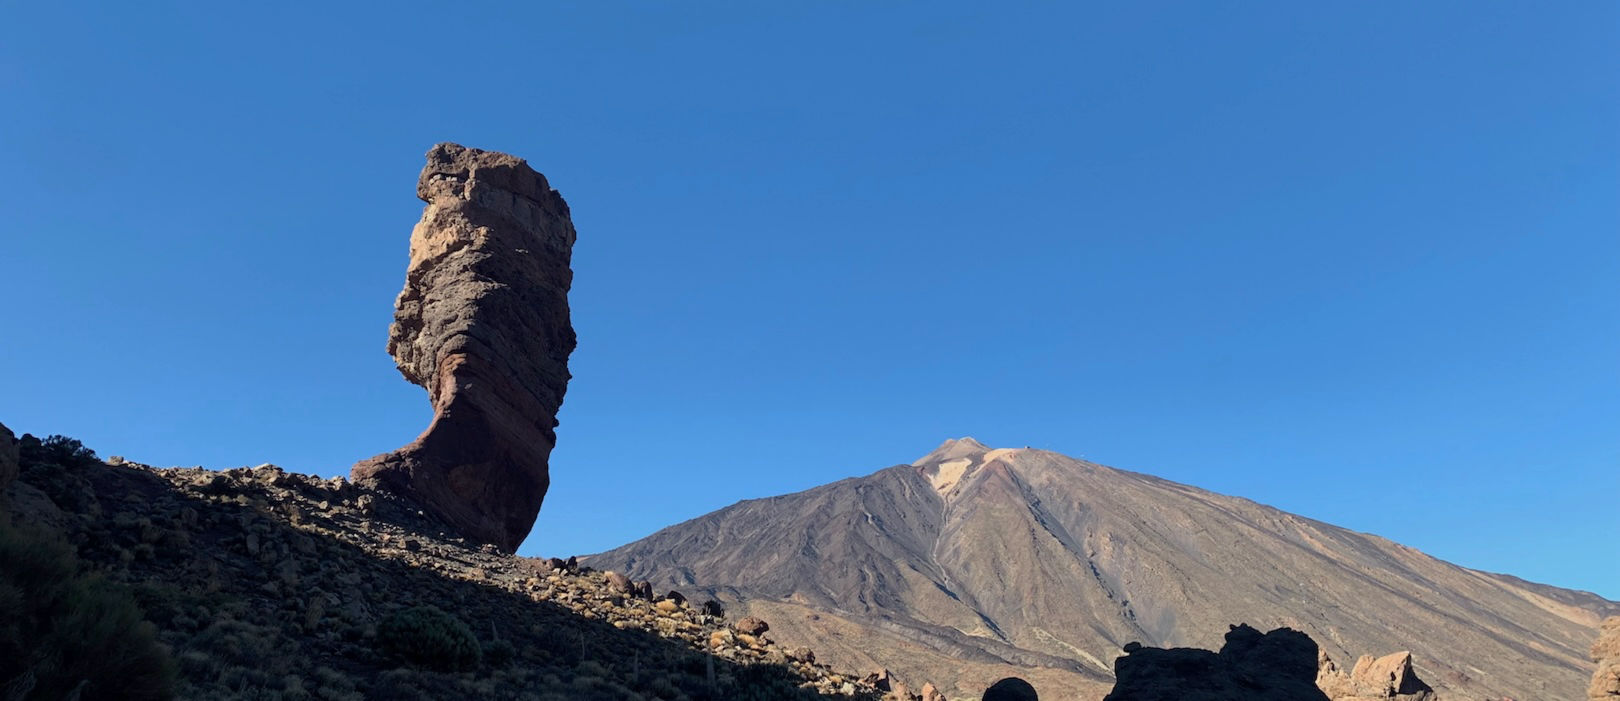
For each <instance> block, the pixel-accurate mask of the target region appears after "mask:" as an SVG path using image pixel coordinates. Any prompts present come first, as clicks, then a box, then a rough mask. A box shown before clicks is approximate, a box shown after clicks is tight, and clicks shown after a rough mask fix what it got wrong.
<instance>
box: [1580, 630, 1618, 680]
mask: <svg viewBox="0 0 1620 701" xmlns="http://www.w3.org/2000/svg"><path fill="white" fill-rule="evenodd" d="M1592 661H1593V662H1596V663H1597V664H1598V668H1597V672H1595V673H1593V674H1592V684H1591V686H1588V687H1587V688H1586V697H1587V698H1589V699H1593V701H1597V700H1598V699H1603V700H1605V701H1615V700H1616V699H1620V616H1610V617H1609V618H1608V619H1606V620H1604V621H1603V626H1602V628H1601V629H1600V630H1599V632H1598V639H1597V642H1595V643H1592Z"/></svg>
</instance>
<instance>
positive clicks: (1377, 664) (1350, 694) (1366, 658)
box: [1316, 652, 1435, 701]
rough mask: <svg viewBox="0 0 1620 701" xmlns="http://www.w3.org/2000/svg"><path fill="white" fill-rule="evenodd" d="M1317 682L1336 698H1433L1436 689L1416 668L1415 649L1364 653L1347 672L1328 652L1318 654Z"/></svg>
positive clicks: (1368, 700) (1346, 700) (1349, 700)
mask: <svg viewBox="0 0 1620 701" xmlns="http://www.w3.org/2000/svg"><path fill="white" fill-rule="evenodd" d="M1316 686H1317V687H1318V688H1320V689H1321V690H1322V692H1323V693H1325V694H1327V695H1328V697H1329V698H1331V699H1333V701H1375V700H1377V699H1401V701H1431V700H1432V699H1434V698H1435V696H1434V689H1433V688H1430V686H1429V685H1428V684H1425V683H1424V682H1423V680H1422V679H1419V678H1418V676H1417V672H1415V671H1413V670H1412V653H1410V652H1396V653H1391V654H1388V655H1384V656H1383V657H1376V658H1375V657H1373V656H1372V655H1362V656H1361V659H1359V660H1356V666H1355V667H1354V668H1353V669H1352V670H1351V671H1350V672H1349V673H1348V674H1347V673H1345V672H1344V671H1343V670H1341V669H1339V666H1338V665H1337V664H1335V663H1334V662H1333V659H1332V658H1330V657H1328V656H1327V653H1325V652H1324V653H1319V655H1318V658H1317V671H1316Z"/></svg>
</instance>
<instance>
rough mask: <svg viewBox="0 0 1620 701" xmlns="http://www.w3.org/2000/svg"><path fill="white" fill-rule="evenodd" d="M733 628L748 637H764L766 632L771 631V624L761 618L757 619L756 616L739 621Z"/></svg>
mask: <svg viewBox="0 0 1620 701" xmlns="http://www.w3.org/2000/svg"><path fill="white" fill-rule="evenodd" d="M732 627H733V628H736V629H737V632H738V633H743V634H746V635H763V634H764V633H765V631H768V630H770V629H771V624H769V623H766V622H765V621H763V620H761V619H759V618H755V617H754V616H749V617H747V618H744V619H742V620H740V621H737V624H736V625H734V626H732Z"/></svg>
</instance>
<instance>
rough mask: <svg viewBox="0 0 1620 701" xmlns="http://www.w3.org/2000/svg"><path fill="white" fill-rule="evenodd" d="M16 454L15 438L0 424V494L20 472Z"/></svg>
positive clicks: (9, 430)
mask: <svg viewBox="0 0 1620 701" xmlns="http://www.w3.org/2000/svg"><path fill="white" fill-rule="evenodd" d="M17 452H18V446H17V436H15V435H13V434H12V433H11V429H9V428H6V425H5V424H0V492H3V491H5V489H6V487H7V486H10V485H11V482H12V480H15V479H17V473H18V471H20V470H21V467H19V464H20V463H19V462H18V458H17Z"/></svg>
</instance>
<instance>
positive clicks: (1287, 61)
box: [0, 2, 1620, 598]
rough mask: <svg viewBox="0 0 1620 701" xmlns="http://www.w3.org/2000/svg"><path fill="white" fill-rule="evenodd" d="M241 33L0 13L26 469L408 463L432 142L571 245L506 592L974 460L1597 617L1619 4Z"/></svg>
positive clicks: (422, 25)
mask: <svg viewBox="0 0 1620 701" xmlns="http://www.w3.org/2000/svg"><path fill="white" fill-rule="evenodd" d="M224 5H229V6H231V7H226V6H222V5H221V4H220V3H168V2H149V3H138V4H130V3H100V4H95V3H28V4H23V3H7V5H6V6H5V8H3V9H0V95H3V96H4V108H3V109H0V149H3V151H0V153H3V156H4V158H5V162H6V163H7V164H8V167H7V168H6V169H5V170H4V172H0V205H3V208H4V211H5V212H6V217H5V223H4V224H3V225H0V244H3V247H0V251H3V253H0V256H3V257H0V262H3V268H0V269H3V273H4V274H3V275H0V299H4V300H5V301H6V303H7V311H8V315H7V316H8V321H7V322H6V324H5V326H6V328H7V329H8V330H7V331H6V332H5V333H3V334H0V388H3V389H0V421H4V422H5V423H6V424H8V425H10V426H11V427H13V428H14V429H16V430H18V431H29V432H35V433H66V434H69V435H73V436H76V437H79V438H82V439H84V440H85V441H86V442H87V443H88V444H89V445H91V446H92V447H94V448H96V449H97V450H99V451H100V452H101V453H102V454H103V455H114V454H117V455H124V456H127V457H129V458H131V459H136V460H141V461H143V462H150V463H154V464H164V465H168V464H175V465H195V464H201V465H205V466H208V467H213V468H225V467H231V466H237V465H244V464H257V463H261V462H275V463H278V464H281V465H283V466H286V467H288V468H289V469H295V470H299V471H304V472H312V473H317V474H321V475H334V474H342V473H346V472H347V470H348V468H349V465H350V464H352V463H353V462H354V461H355V460H358V459H361V458H365V457H369V456H371V455H374V454H376V453H380V452H384V451H387V450H390V449H393V448H395V447H397V446H399V445H401V444H403V443H405V442H407V441H408V440H410V439H411V438H413V437H414V436H415V435H416V433H417V432H418V431H420V429H421V428H423V427H424V426H425V425H426V422H427V419H428V417H429V407H428V403H427V400H426V397H425V393H424V392H423V391H422V390H421V389H419V388H417V387H415V386H412V385H409V384H407V383H406V382H405V381H404V380H402V379H401V378H400V376H399V375H398V373H397V372H396V371H395V370H394V368H393V363H392V361H391V360H390V359H389V358H388V357H387V355H386V354H385V352H384V342H385V339H386V335H387V325H388V321H389V318H390V314H391V310H392V304H393V298H394V295H395V294H396V293H397V292H398V290H399V288H400V286H401V284H402V282H403V278H404V269H405V263H406V245H407V241H408V238H409V234H410V229H411V226H412V224H413V223H414V222H415V220H416V218H417V216H418V215H419V214H420V211H421V210H420V207H421V204H420V203H419V202H418V201H417V200H416V199H415V197H414V191H413V186H414V182H415V178H416V174H417V171H418V170H419V169H420V167H421V163H422V154H423V153H424V152H425V151H426V150H427V148H428V147H429V146H430V145H431V144H433V143H435V142H438V141H446V140H449V141H457V142H461V143H464V144H467V145H470V146H476V147H480V148H486V149H497V150H505V151H509V152H512V153H515V154H518V155H521V156H524V157H526V158H528V159H529V160H530V162H531V163H532V164H533V165H534V166H535V167H536V168H537V169H539V170H541V171H542V172H544V173H545V174H546V175H547V176H548V177H549V178H550V179H551V182H552V183H553V185H554V186H555V187H557V188H558V189H559V190H561V192H562V193H563V195H564V196H565V197H566V198H567V199H568V201H569V203H570V204H571V206H572V208H573V212H574V216H575V224H576V226H577V228H578V230H579V243H578V246H577V248H576V250H575V261H574V262H575V286H574V291H573V295H572V305H573V313H574V320H575V324H576V327H577V329H578V332H579V337H580V344H579V349H578V351H576V353H575V355H574V359H573V364H572V367H573V372H574V375H575V378H574V381H573V383H572V384H571V385H570V387H569V392H568V399H567V403H566V405H565V406H564V409H563V413H562V416H561V417H560V418H561V421H562V425H561V426H560V428H559V430H558V436H559V439H560V444H559V446H558V448H557V451H556V452H555V454H554V457H553V485H552V490H551V493H550V494H549V495H548V497H547V500H546V504H545V507H544V510H543V512H542V514H541V517H540V521H539V523H538V524H537V526H536V530H535V532H534V534H533V535H532V536H531V537H530V539H529V542H528V543H527V544H526V545H525V547H524V549H523V552H524V553H525V554H541V555H553V554H557V555H566V554H569V553H585V552H592V551H597V550H601V549H605V548H608V547H611V546H614V545H618V544H620V543H623V542H626V541H629V540H632V539H635V538H638V537H640V536H643V535H646V534H647V533H650V532H652V531H653V530H656V529H657V528H660V527H662V526H665V525H669V524H672V523H675V522H678V521H681V520H684V519H686V518H690V517H693V516H696V515H699V514H701V513H705V512H707V511H709V510H712V509H714V508H718V507H720V506H724V505H726V504H729V503H732V502H734V501H736V500H738V499H743V498H752V497H760V496H767V495H771V494H779V493H784V492H789V491H795V490H799V489H804V488H807V487H811V486H814V485H817V484H821V483H825V482H829V481H832V480H835V479H839V478H843V477H847V476H852V475H858V474H865V473H867V472H870V471H872V470H875V469H878V468H881V467H884V466H887V465H891V464H895V463H902V462H909V461H910V460H912V459H913V458H915V457H917V456H919V455H921V454H923V453H925V452H927V451H928V450H930V449H932V448H933V447H934V446H935V445H936V444H937V443H939V442H940V441H941V440H943V439H944V438H946V437H948V436H960V435H973V436H975V437H977V438H979V439H981V440H983V441H985V442H987V443H990V444H992V445H996V446H1015V447H1016V446H1023V445H1032V446H1035V447H1040V448H1049V449H1052V450H1057V451H1061V452H1064V453H1068V454H1071V455H1076V456H1082V457H1085V458H1088V459H1091V460H1095V461H1098V462H1102V463H1105V464H1110V465H1114V466H1118V467H1124V468H1129V469H1134V470H1140V471H1144V472H1149V473H1153V474H1157V475H1161V476H1163V477H1166V478H1169V479H1173V480H1177V481H1182V482H1187V483H1190V484H1194V485H1197V486H1200V487H1204V488H1208V489H1212V490H1215V491H1219V492H1224V493H1230V494H1237V495H1241V496H1246V497H1249V498H1252V499H1255V500H1257V501H1260V502H1264V503H1268V504H1272V505H1275V506H1278V507H1280V508H1284V509H1287V510H1289V511H1293V512H1296V513H1299V514H1302V515H1306V516H1310V517H1313V518H1317V519H1321V520H1325V521H1328V522H1331V523H1335V524H1339V525H1343V526H1346V527H1350V528H1354V529H1357V530H1363V531H1370V532H1373V533H1377V534H1380V535H1384V536H1387V537H1390V538H1392V539H1395V540H1397V541H1400V542H1403V543H1406V544H1408V545H1412V546H1414V547H1418V548H1420V549H1422V550H1425V551H1427V552H1430V553H1432V554H1435V555H1437V556H1440V557H1442V558H1445V559H1448V560H1451V561H1454V562H1457V563H1459V564H1463V565H1468V566H1472V567H1478V568H1483V569H1488V570H1494V571H1505V572H1510V573H1513V574H1517V575H1520V576H1523V577H1526V578H1530V579H1534V580H1538V581H1545V582H1549V583H1554V584H1558V585H1562V586H1569V587H1577V588H1584V589H1589V590H1593V591H1597V592H1599V593H1602V594H1605V595H1607V596H1609V597H1610V598H1620V564H1616V563H1615V562H1614V558H1613V557H1612V556H1613V554H1614V537H1615V535H1616V534H1617V533H1620V508H1616V500H1615V499H1616V496H1615V495H1616V494H1620V469H1617V467H1620V375H1617V369H1620V367H1617V361H1620V199H1617V194H1620V129H1616V125H1620V84H1617V82H1616V81H1615V76H1617V75H1620V51H1616V47H1617V45H1620V42H1617V39H1620V5H1616V4H1614V3H1610V2H1585V3H1557V2H1554V3H1534V4H1526V3H1489V2H1455V3H1444V2H1425V3H1412V4H1395V3H1378V4H1371V5H1368V4H1361V3H1356V4H1351V3H1340V4H1331V5H1330V4H1326V3H1297V2H1283V3H1261V2H1242V3H1113V4H1109V5H1089V6H1088V5H1081V4H1078V3H1039V4H1031V5H1020V6H1012V7H1009V6H1007V5H1008V4H1007V3H996V4H994V5H991V4H988V3H986V4H957V3H941V2H928V3H903V2H885V3H724V4H704V3H697V4H679V5H678V4H674V3H657V4H612V3H578V4H546V3H523V4H521V6H522V9H514V8H511V7H502V6H500V5H497V4H480V3H459V4H446V3H413V2H397V3H389V4H387V5H386V6H385V5H377V4H368V5H364V6H362V5H359V4H356V5H353V6H347V7H331V6H328V4H326V3H320V4H301V3H295V2H284V3H264V4H245V3H226V4H224ZM384 7H386V9H383V8H384Z"/></svg>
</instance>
